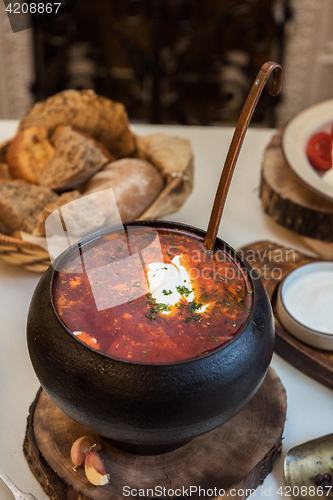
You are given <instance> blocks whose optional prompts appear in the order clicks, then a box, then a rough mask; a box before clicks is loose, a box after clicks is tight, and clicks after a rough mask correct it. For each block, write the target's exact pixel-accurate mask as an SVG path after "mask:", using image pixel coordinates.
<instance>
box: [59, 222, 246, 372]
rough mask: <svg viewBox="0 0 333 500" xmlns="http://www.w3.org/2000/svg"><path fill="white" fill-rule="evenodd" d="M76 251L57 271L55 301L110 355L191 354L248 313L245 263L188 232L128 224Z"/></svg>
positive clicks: (153, 357)
mask: <svg viewBox="0 0 333 500" xmlns="http://www.w3.org/2000/svg"><path fill="white" fill-rule="evenodd" d="M77 253H78V257H77V258H76V259H75V258H74V259H72V260H71V261H69V262H68V263H66V264H65V265H63V266H62V268H61V270H59V271H58V272H57V273H56V274H55V277H54V282H53V300H54V305H55V308H56V311H57V312H58V314H59V317H60V319H61V320H62V322H63V323H64V325H65V326H66V327H67V328H68V329H69V330H70V331H71V332H73V333H74V335H76V336H77V338H78V339H80V340H81V341H82V342H85V343H86V344H87V345H89V346H90V347H92V348H94V349H96V350H98V351H101V352H103V353H105V354H108V355H110V356H113V357H116V358H121V359H124V360H128V361H135V362H143V363H170V362H175V361H182V360H188V359H191V358H195V357H198V356H200V355H203V354H205V353H207V352H210V351H212V350H214V349H216V348H218V347H220V346H222V345H223V344H225V343H226V342H228V341H229V340H230V339H232V338H233V337H234V336H235V335H236V334H237V333H238V332H239V331H240V330H241V328H242V327H243V325H244V324H245V322H246V321H247V319H248V317H249V315H250V312H251V307H252V299H253V297H252V287H251V283H250V280H249V277H248V274H247V271H246V269H245V268H244V267H243V266H242V265H241V263H240V262H239V261H238V260H237V259H236V257H235V256H233V255H231V254H229V253H227V252H226V251H223V250H218V251H217V252H214V253H209V252H207V251H206V250H205V247H204V244H203V240H202V238H200V237H199V236H196V235H193V234H191V233H187V232H182V231H179V230H170V229H151V228H147V227H144V226H141V227H137V226H132V227H129V228H127V229H124V230H122V231H118V232H115V233H112V234H110V235H107V236H103V237H101V238H98V240H97V241H95V242H91V243H89V244H88V245H85V246H82V248H81V249H80V252H77ZM168 278H169V279H168ZM156 280H157V281H156ZM156 283H157V285H156ZM171 302H172V303H171Z"/></svg>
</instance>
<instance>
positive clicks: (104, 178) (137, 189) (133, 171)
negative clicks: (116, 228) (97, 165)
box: [83, 158, 164, 222]
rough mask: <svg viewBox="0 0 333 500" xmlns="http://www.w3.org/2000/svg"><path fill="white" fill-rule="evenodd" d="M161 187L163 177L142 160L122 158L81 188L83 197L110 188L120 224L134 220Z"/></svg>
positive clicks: (110, 164) (106, 167) (153, 198)
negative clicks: (116, 206)
mask: <svg viewBox="0 0 333 500" xmlns="http://www.w3.org/2000/svg"><path fill="white" fill-rule="evenodd" d="M163 186H164V180H163V177H162V176H161V175H160V174H159V172H158V171H157V170H156V168H155V167H154V166H153V165H151V164H150V163H148V162H147V161H145V160H140V159H137V158H123V159H122V160H117V161H115V162H112V163H109V164H107V165H106V166H105V167H104V168H103V170H101V171H100V172H98V173H97V174H95V175H94V177H92V178H91V179H90V181H88V182H87V184H86V185H85V186H84V190H83V194H84V195H87V194H90V193H95V192H98V191H101V190H103V189H108V188H112V189H113V193H114V196H115V199H116V202H117V205H118V210H119V213H120V216H121V220H122V221H123V222H126V221H131V220H135V219H137V218H138V217H139V216H140V215H141V214H142V213H143V212H144V211H145V210H146V208H147V207H149V206H150V205H151V203H152V202H153V201H154V200H155V198H156V197H157V196H158V194H159V193H160V192H161V190H162V188H163Z"/></svg>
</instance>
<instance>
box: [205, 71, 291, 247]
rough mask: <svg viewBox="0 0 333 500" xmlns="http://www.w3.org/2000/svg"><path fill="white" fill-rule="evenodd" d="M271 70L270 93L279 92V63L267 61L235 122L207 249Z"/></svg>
mask: <svg viewBox="0 0 333 500" xmlns="http://www.w3.org/2000/svg"><path fill="white" fill-rule="evenodd" d="M272 72H273V81H272V84H271V87H270V94H271V95H273V96H277V95H278V94H279V93H280V90H281V87H282V80H283V70H282V67H281V66H280V64H277V63H275V62H272V61H268V62H266V63H265V64H263V66H262V67H261V69H260V71H259V73H258V75H257V78H256V79H255V82H254V83H253V85H252V88H251V90H250V93H249V95H248V97H247V99H246V102H245V104H244V107H243V109H242V112H241V114H240V117H239V120H238V122H237V125H236V129H235V132H234V135H233V138H232V141H231V144H230V147H229V151H228V154H227V157H226V160H225V163H224V167H223V170H222V174H221V178H220V182H219V185H218V188H217V192H216V196H215V200H214V205H213V208H212V213H211V216H210V220H209V224H208V229H207V233H206V237H205V241H204V245H205V247H206V249H207V250H210V251H213V250H214V246H215V240H216V236H217V232H218V229H219V226H220V222H221V217H222V212H223V208H224V205H225V200H226V197H227V194H228V191H229V186H230V182H231V178H232V174H233V172H234V169H235V165H236V162H237V159H238V155H239V152H240V149H241V147H242V144H243V140H244V136H245V133H246V131H247V128H248V126H249V123H250V120H251V118H252V115H253V113H254V110H255V108H256V106H257V102H258V100H259V97H260V96H261V93H262V91H263V88H264V86H265V84H266V82H267V80H268V78H269V76H270V75H271V73H272Z"/></svg>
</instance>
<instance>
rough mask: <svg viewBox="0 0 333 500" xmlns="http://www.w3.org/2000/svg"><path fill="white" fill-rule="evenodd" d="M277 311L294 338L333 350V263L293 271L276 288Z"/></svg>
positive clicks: (311, 265)
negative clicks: (277, 288) (277, 289)
mask: <svg viewBox="0 0 333 500" xmlns="http://www.w3.org/2000/svg"><path fill="white" fill-rule="evenodd" d="M276 310H277V314H278V319H279V321H280V323H281V324H282V325H283V326H284V327H285V328H286V330H287V331H288V332H289V333H291V334H292V335H293V336H294V337H296V338H298V339H299V340H301V341H302V342H304V343H305V344H308V345H311V346H313V347H316V348H318V349H325V350H328V351H331V350H333V262H313V263H311V264H305V265H304V266H301V267H299V268H297V269H295V271H292V272H291V273H290V274H289V275H288V276H287V277H286V278H285V279H284V281H283V282H282V283H281V285H280V287H279V291H278V297H277V304H276Z"/></svg>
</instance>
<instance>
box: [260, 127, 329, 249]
mask: <svg viewBox="0 0 333 500" xmlns="http://www.w3.org/2000/svg"><path fill="white" fill-rule="evenodd" d="M260 198H261V201H262V206H263V209H264V211H265V212H266V213H267V214H268V215H269V216H270V217H272V219H273V220H274V221H275V222H277V223H278V224H280V225H281V226H283V227H285V228H287V229H290V230H291V231H293V232H295V233H297V234H299V235H300V236H304V237H307V238H312V239H314V240H320V241H323V242H328V243H333V203H332V202H331V201H329V200H327V199H326V198H324V197H322V196H320V195H319V194H317V193H315V192H313V191H311V189H309V188H307V187H306V186H305V184H303V183H302V182H301V181H300V180H299V178H298V177H297V176H296V174H295V173H294V172H293V171H292V169H291V168H290V166H289V165H288V164H287V163H286V161H285V159H284V156H283V153H282V150H281V130H279V131H278V132H277V133H276V134H275V135H274V136H273V138H272V140H271V142H270V143H269V145H268V147H267V148H266V150H265V153H264V156H263V163H262V176H261V187H260Z"/></svg>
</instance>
